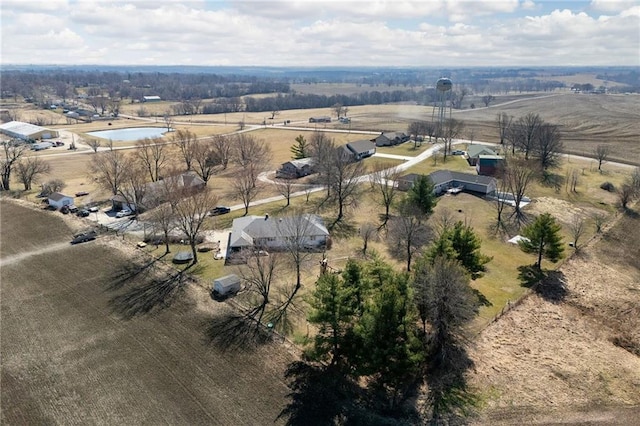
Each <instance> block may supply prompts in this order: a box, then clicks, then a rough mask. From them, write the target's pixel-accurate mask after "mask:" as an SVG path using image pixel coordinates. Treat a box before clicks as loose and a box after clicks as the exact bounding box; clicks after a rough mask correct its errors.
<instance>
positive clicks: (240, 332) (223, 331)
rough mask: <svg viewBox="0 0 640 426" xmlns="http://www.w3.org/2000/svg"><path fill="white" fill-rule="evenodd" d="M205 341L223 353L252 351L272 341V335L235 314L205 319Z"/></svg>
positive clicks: (244, 317) (254, 322)
mask: <svg viewBox="0 0 640 426" xmlns="http://www.w3.org/2000/svg"><path fill="white" fill-rule="evenodd" d="M203 327H204V330H205V331H204V334H205V341H206V343H207V344H209V345H215V346H216V347H217V348H219V349H221V350H223V351H233V350H238V349H241V350H245V351H247V350H253V349H255V348H257V347H258V346H260V345H264V344H267V343H270V342H272V341H273V335H272V334H271V333H269V332H268V331H266V330H263V329H262V328H261V326H260V325H259V324H258V323H257V322H256V321H253V320H251V319H249V318H247V317H246V316H245V315H242V314H238V313H235V312H229V313H228V314H224V315H220V316H217V317H214V318H210V319H207V320H206V321H205V322H204V324H203Z"/></svg>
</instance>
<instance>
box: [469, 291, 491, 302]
mask: <svg viewBox="0 0 640 426" xmlns="http://www.w3.org/2000/svg"><path fill="white" fill-rule="evenodd" d="M471 290H472V291H473V292H474V293H475V294H476V296H477V297H478V302H479V303H480V306H493V303H491V301H490V300H489V299H487V298H486V296H485V295H484V294H482V293H481V292H480V290H478V289H476V288H472V289H471Z"/></svg>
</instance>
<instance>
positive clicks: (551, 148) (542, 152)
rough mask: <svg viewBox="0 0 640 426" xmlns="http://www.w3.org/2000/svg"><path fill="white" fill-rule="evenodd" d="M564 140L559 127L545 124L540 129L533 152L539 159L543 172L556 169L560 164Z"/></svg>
mask: <svg viewBox="0 0 640 426" xmlns="http://www.w3.org/2000/svg"><path fill="white" fill-rule="evenodd" d="M560 151H562V139H561V137H560V131H559V130H558V127H557V126H554V125H552V124H547V123H543V124H541V125H540V126H539V127H538V131H537V135H536V139H535V142H534V146H533V152H534V153H535V155H536V156H537V157H538V160H539V162H540V167H542V170H547V169H548V168H550V167H555V166H556V165H557V164H558V161H559V159H560V158H559V157H560Z"/></svg>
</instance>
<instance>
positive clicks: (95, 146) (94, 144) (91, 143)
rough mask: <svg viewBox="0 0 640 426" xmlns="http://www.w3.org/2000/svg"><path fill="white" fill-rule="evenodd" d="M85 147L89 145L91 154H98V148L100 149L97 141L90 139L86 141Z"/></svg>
mask: <svg viewBox="0 0 640 426" xmlns="http://www.w3.org/2000/svg"><path fill="white" fill-rule="evenodd" d="M87 145H89V147H90V148H91V149H92V150H93V152H96V153H97V152H98V148H100V145H102V144H101V143H100V141H99V140H97V139H90V140H88V141H87Z"/></svg>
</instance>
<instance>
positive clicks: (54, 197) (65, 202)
mask: <svg viewBox="0 0 640 426" xmlns="http://www.w3.org/2000/svg"><path fill="white" fill-rule="evenodd" d="M48 201H49V205H50V206H51V207H55V208H56V210H60V209H61V208H62V207H63V206H72V205H73V197H70V196H68V195H64V194H62V193H60V192H53V193H51V195H49V199H48Z"/></svg>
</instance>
